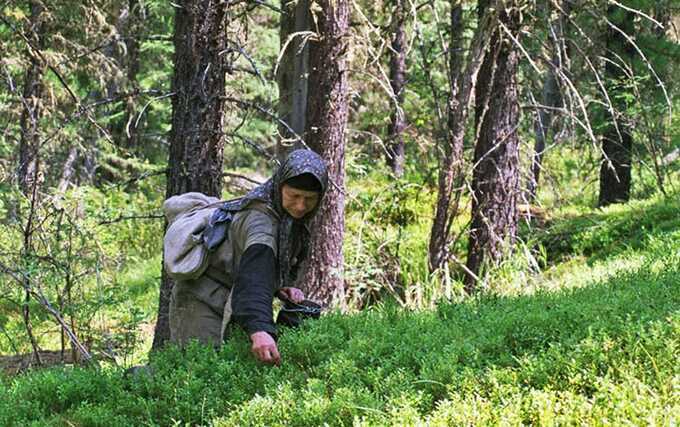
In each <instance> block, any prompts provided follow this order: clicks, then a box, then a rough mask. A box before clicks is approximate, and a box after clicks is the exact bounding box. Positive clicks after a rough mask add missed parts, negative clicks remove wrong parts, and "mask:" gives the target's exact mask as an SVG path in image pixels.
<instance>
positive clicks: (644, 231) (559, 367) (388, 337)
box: [0, 197, 680, 426]
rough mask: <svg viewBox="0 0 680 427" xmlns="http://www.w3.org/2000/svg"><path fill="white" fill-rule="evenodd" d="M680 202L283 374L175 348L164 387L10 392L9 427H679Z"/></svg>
mask: <svg viewBox="0 0 680 427" xmlns="http://www.w3.org/2000/svg"><path fill="white" fill-rule="evenodd" d="M679 209H680V201H679V200H678V197H671V198H661V197H655V198H652V199H649V200H643V201H635V202H631V203H628V204H625V205H620V206H613V207H610V208H607V209H603V210H600V209H592V210H587V211H583V210H581V211H579V212H566V211H565V212H562V213H560V214H559V215H556V216H554V217H553V218H551V219H550V221H549V223H548V224H546V226H545V228H542V229H540V230H538V229H534V230H531V229H527V230H524V231H523V234H524V238H525V239H526V240H527V241H529V240H530V239H529V236H531V242H532V244H536V245H539V244H540V245H541V246H542V247H543V252H544V254H545V256H544V257H543V258H542V259H539V260H538V261H537V263H538V264H540V265H539V267H540V268H539V269H537V270H536V271H534V272H533V273H527V272H526V271H514V270H510V272H509V273H507V274H506V275H505V276H504V278H503V283H505V285H504V286H503V287H498V286H497V287H493V286H490V287H489V289H487V291H485V292H483V293H482V294H481V295H479V296H476V297H470V298H463V299H461V300H457V301H448V302H447V301H442V302H441V303H439V304H438V305H437V306H436V308H434V309H427V310H405V309H403V308H400V307H399V306H397V305H396V304H393V303H389V302H385V303H382V304H378V305H376V306H374V307H372V308H370V309H368V310H364V311H362V312H359V313H356V314H351V315H347V314H341V313H332V314H329V315H327V316H324V317H323V318H322V319H321V320H319V321H315V322H310V323H308V324H306V325H304V326H303V327H302V328H301V329H300V330H286V331H284V332H283V333H282V336H281V338H280V341H279V346H280V350H281V353H282V355H283V363H282V365H281V366H280V367H276V368H270V367H265V366H261V365H259V364H257V363H256V362H255V361H254V360H253V358H252V357H250V355H249V348H248V345H247V342H246V339H245V337H241V336H237V337H235V338H234V339H232V340H231V341H230V342H229V343H228V344H227V345H225V346H224V347H223V348H222V349H221V350H220V351H218V352H216V351H213V350H211V349H207V348H203V347H200V346H194V347H191V348H189V349H188V350H187V351H185V352H180V351H178V350H177V349H173V348H170V349H168V350H166V351H164V352H161V353H159V354H156V355H154V356H153V357H152V359H151V360H150V361H149V366H150V367H151V370H152V371H151V372H152V373H151V374H140V375H137V376H130V375H126V374H125V373H124V369H122V368H117V367H103V368H101V369H99V370H95V369H93V368H85V367H66V368H63V367H62V368H49V369H44V370H39V371H28V372H25V373H22V374H20V375H16V376H5V377H4V378H3V379H2V381H1V382H0V425H27V424H31V423H34V424H36V425H107V426H109V425H121V426H122V425H180V424H181V425H217V426H232V425H234V426H236V425H238V426H241V425H267V426H273V425H300V426H311V425H323V424H324V423H327V424H329V425H433V426H437V425H441V426H447V425H498V424H503V425H522V424H523V425H526V424H538V425H564V424H567V425H622V424H632V425H669V426H670V425H676V424H677V423H678V421H679V420H680V365H679V364H678V363H677V361H678V359H679V358H680V217H679V216H678V214H677V213H678V211H679Z"/></svg>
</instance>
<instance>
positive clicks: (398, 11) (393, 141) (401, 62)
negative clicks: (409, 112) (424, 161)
mask: <svg viewBox="0 0 680 427" xmlns="http://www.w3.org/2000/svg"><path fill="white" fill-rule="evenodd" d="M392 19H393V28H394V33H393V35H392V49H391V50H390V86H391V87H392V93H393V94H394V99H393V100H392V102H393V103H394V108H393V109H392V113H391V115H390V125H389V128H388V130H387V165H388V166H389V167H390V169H392V173H393V174H394V176H395V177H397V178H401V177H402V176H403V175H404V160H405V159H404V156H405V154H404V135H403V134H404V131H405V130H406V116H405V114H404V108H403V107H404V86H405V85H406V31H405V28H404V27H405V23H406V12H405V10H404V0H395V9H394V15H393V18H392Z"/></svg>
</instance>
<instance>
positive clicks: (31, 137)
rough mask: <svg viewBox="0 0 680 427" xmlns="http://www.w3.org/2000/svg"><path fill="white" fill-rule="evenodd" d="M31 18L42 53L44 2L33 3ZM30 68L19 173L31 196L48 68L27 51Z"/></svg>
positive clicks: (34, 39) (35, 41)
mask: <svg viewBox="0 0 680 427" xmlns="http://www.w3.org/2000/svg"><path fill="white" fill-rule="evenodd" d="M30 8H31V17H30V28H29V30H28V31H27V35H28V38H29V39H30V40H31V43H32V45H33V46H35V47H36V48H37V49H42V46H43V29H44V19H45V17H44V15H43V12H44V6H43V4H42V3H41V2H39V1H35V2H30ZM28 50H29V52H28V56H29V66H28V69H27V70H26V74H25V76H24V90H23V99H22V104H23V110H22V111H21V118H20V121H19V123H20V127H21V139H20V141H19V167H18V170H17V174H18V182H19V188H20V189H21V191H22V192H23V193H24V194H25V195H27V196H30V195H31V194H32V192H33V186H34V185H37V184H38V178H39V172H40V171H39V150H40V123H39V122H40V116H41V114H42V108H41V107H42V97H43V91H44V86H43V82H42V78H43V74H44V71H45V64H43V63H42V60H41V59H40V57H39V55H37V54H34V53H32V52H31V50H32V48H31V47H30V46H29V47H28Z"/></svg>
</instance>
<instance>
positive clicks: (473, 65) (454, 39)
mask: <svg viewBox="0 0 680 427" xmlns="http://www.w3.org/2000/svg"><path fill="white" fill-rule="evenodd" d="M462 14H463V8H462V5H461V4H459V2H458V1H456V0H453V2H452V4H451V17H450V19H451V21H450V22H451V39H450V45H449V46H450V48H449V49H450V50H449V74H450V75H449V85H450V87H449V100H448V112H447V115H448V117H447V127H448V130H447V132H448V134H447V140H446V142H445V143H444V144H442V147H441V150H440V157H439V178H438V192H437V205H436V209H435V216H434V220H433V222H432V230H431V231H430V243H429V247H428V261H429V267H430V271H431V272H434V271H436V270H438V269H440V268H441V267H442V266H444V264H445V263H446V262H448V260H449V255H450V254H449V246H450V244H451V224H452V222H453V220H454V219H455V218H456V216H457V215H458V212H459V201H460V196H461V194H462V186H463V181H464V176H465V169H464V158H463V142H464V139H465V130H466V128H467V121H468V114H469V111H470V106H471V102H472V100H473V99H474V96H473V95H474V92H475V82H476V80H477V74H478V72H479V69H480V67H481V65H482V61H483V58H484V55H485V46H484V44H485V43H484V42H485V40H486V38H487V34H486V33H487V31H488V24H489V22H490V15H489V16H486V18H484V19H481V18H480V23H479V25H478V27H477V30H476V32H475V35H474V37H473V39H472V42H471V45H470V49H469V54H468V58H467V61H466V65H465V68H464V69H463V65H464V61H463V53H462V52H463V46H462V43H463V42H462V37H463V30H464V25H463V22H462Z"/></svg>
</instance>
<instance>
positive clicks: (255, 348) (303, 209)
mask: <svg viewBox="0 0 680 427" xmlns="http://www.w3.org/2000/svg"><path fill="white" fill-rule="evenodd" d="M327 182H328V175H327V169H326V165H325V163H324V161H323V160H322V159H321V157H319V156H318V155H317V154H316V153H314V152H313V151H311V150H295V151H293V152H291V153H290V155H289V156H288V157H287V158H286V160H285V161H284V162H283V164H282V165H281V166H280V167H279V169H278V170H277V171H276V172H275V173H274V175H273V176H272V177H271V178H270V179H269V180H268V181H267V182H266V183H264V184H262V185H261V186H259V187H256V188H255V189H253V190H252V191H250V192H249V193H248V194H246V195H245V196H243V197H241V198H238V199H235V200H231V201H227V202H221V203H220V204H219V205H218V207H217V209H215V211H214V213H212V215H211V216H210V219H209V222H208V224H207V226H206V227H205V229H204V230H203V235H202V239H203V242H202V244H203V245H204V247H205V249H207V253H208V258H207V268H206V269H205V271H204V272H203V273H202V274H201V275H200V276H199V277H197V278H195V279H188V280H177V281H176V283H175V286H174V288H173V291H172V295H171V300H170V313H169V318H170V340H171V342H174V343H177V344H179V345H181V346H183V345H186V344H187V343H188V342H189V341H190V340H193V339H197V340H198V341H200V342H202V343H205V344H210V345H214V346H218V345H220V344H221V343H222V342H223V340H224V336H225V331H226V330H227V326H228V325H229V324H235V325H238V326H240V327H242V328H243V329H244V330H245V331H246V333H247V334H248V336H249V337H250V340H251V343H252V346H251V350H252V353H253V354H254V356H255V357H256V358H257V359H258V360H260V361H261V362H265V363H269V364H277V365H278V364H279V363H280V360H281V356H280V354H279V351H278V348H277V345H276V338H277V329H276V325H275V323H274V320H273V308H272V303H273V299H274V296H278V297H279V298H280V299H282V300H284V301H290V302H293V303H300V302H301V301H303V300H304V299H305V295H304V293H303V292H302V291H301V290H300V289H298V288H296V287H293V286H291V284H292V283H293V281H294V280H295V278H296V275H297V272H298V270H299V268H300V264H301V263H302V261H303V260H304V259H305V257H306V256H307V245H308V241H309V237H310V236H309V231H308V227H307V223H308V222H309V220H310V219H311V218H312V217H313V216H314V215H315V214H316V212H317V211H318V208H319V205H320V203H321V200H322V198H323V196H324V194H325V192H326V187H327Z"/></svg>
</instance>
